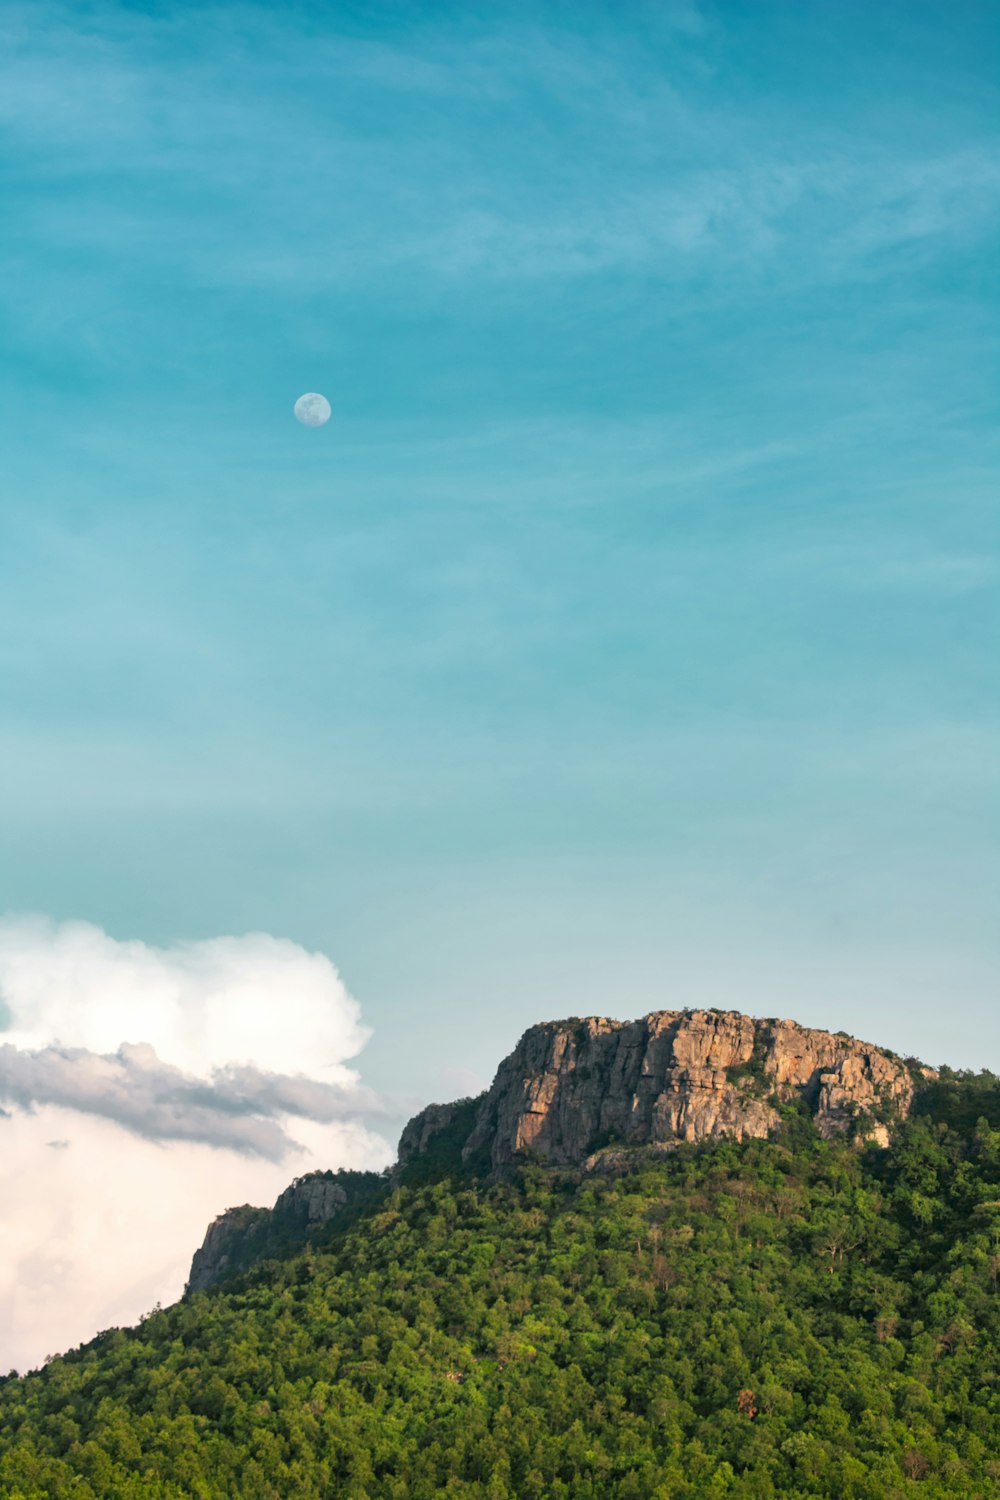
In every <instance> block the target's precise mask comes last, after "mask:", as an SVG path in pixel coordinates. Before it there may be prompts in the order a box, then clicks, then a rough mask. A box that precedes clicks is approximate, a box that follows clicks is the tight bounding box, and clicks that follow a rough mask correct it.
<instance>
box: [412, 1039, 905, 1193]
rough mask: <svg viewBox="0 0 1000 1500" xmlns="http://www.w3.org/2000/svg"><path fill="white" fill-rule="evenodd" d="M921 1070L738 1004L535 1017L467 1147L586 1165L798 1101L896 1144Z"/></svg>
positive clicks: (834, 1123) (728, 1130)
mask: <svg viewBox="0 0 1000 1500" xmlns="http://www.w3.org/2000/svg"><path fill="white" fill-rule="evenodd" d="M913 1087H914V1085H913V1079H912V1077H911V1073H910V1069H909V1068H908V1066H907V1065H906V1064H905V1063H903V1062H902V1061H901V1060H900V1059H898V1058H896V1057H895V1056H893V1054H891V1053H889V1052H886V1051H884V1050H882V1049H880V1048H878V1047H874V1046H870V1045H868V1044H867V1043H865V1042H859V1041H855V1040H854V1039H853V1038H852V1037H849V1036H846V1035H844V1034H840V1033H837V1034H834V1033H831V1032H828V1031H816V1030H811V1029H809V1028H807V1027H804V1026H798V1025H797V1024H796V1023H795V1022H794V1021H776V1020H756V1019H754V1018H753V1017H751V1016H746V1015H742V1014H741V1013H740V1012H738V1011H704V1010H687V1011H656V1012H654V1013H653V1014H651V1015H648V1016H644V1017H643V1018H642V1019H641V1020H638V1021H625V1022H623V1021H612V1020H608V1019H606V1018H605V1017H590V1018H589V1019H587V1020H573V1021H561V1022H549V1023H545V1024H543V1025H540V1026H533V1027H532V1028H531V1029H530V1030H529V1031H527V1032H526V1033H525V1035H524V1036H523V1037H522V1039H521V1041H520V1042H519V1043H518V1045H517V1047H516V1048H515V1049H514V1051H513V1052H512V1053H511V1054H510V1056H509V1057H507V1058H506V1059H505V1060H504V1062H502V1063H501V1065H500V1068H499V1070H498V1072H497V1075H496V1078H495V1080H494V1082H493V1086H492V1088H491V1089H490V1090H489V1091H488V1093H487V1094H486V1095H484V1096H483V1098H482V1101H481V1102H480V1103H479V1104H478V1108H477V1112H476V1116H475V1123H474V1125H473V1128H472V1130H471V1132H470V1134H469V1136H468V1138H467V1140H466V1141H465V1144H464V1147H463V1148H462V1157H463V1159H464V1160H465V1161H466V1163H471V1162H476V1163H480V1164H482V1165H487V1164H488V1167H489V1168H490V1169H492V1170H494V1171H502V1170H504V1169H505V1168H507V1167H510V1166H512V1165H513V1164H514V1163H516V1162H518V1161H522V1160H527V1159H534V1160H536V1161H540V1162H543V1163H548V1164H550V1165H553V1166H569V1165H576V1164H581V1163H584V1162H586V1161H587V1160H588V1159H589V1158H592V1157H593V1156H594V1154H595V1153H598V1152H600V1151H601V1149H602V1148H606V1147H608V1146H610V1145H611V1144H612V1143H615V1144H616V1145H617V1146H619V1147H620V1146H638V1145H654V1146H671V1145H675V1144H676V1143H678V1142H680V1141H702V1140H709V1139H711V1138H713V1137H716V1136H730V1137H733V1138H734V1139H736V1140H743V1139H744V1138H746V1137H751V1136H756V1137H766V1136H768V1135H770V1134H771V1133H772V1131H774V1130H775V1129H776V1128H777V1127H778V1126H779V1124H780V1123H781V1118H782V1106H783V1105H787V1104H791V1103H794V1102H795V1101H800V1107H802V1108H804V1109H806V1110H807V1111H808V1112H809V1113H810V1114H811V1115H812V1116H813V1118H814V1119H815V1122H816V1126H817V1129H818V1131H819V1133H820V1135H822V1136H825V1137H831V1136H834V1135H838V1134H843V1133H846V1132H851V1133H853V1134H854V1135H855V1136H856V1137H857V1138H859V1139H868V1140H874V1141H877V1142H879V1143H880V1144H883V1145H885V1144H887V1143H888V1140H889V1134H890V1130H891V1127H892V1124H893V1122H894V1121H896V1120H899V1119H901V1118H903V1117H904V1116H905V1115H906V1114H907V1113H908V1111H909V1108H910V1104H911V1101H912V1098H913ZM444 1108H445V1107H442V1106H432V1107H431V1109H429V1110H426V1111H424V1113H423V1115H420V1116H417V1118H416V1120H414V1121H411V1122H410V1125H409V1126H407V1128H406V1130H405V1131H404V1132H403V1139H402V1141H401V1142H400V1160H401V1162H402V1161H404V1159H405V1158H406V1156H407V1154H409V1155H416V1154H419V1153H420V1152H421V1151H428V1150H431V1149H433V1143H434V1140H435V1136H436V1134H437V1132H438V1131H439V1130H444V1129H445V1128H446V1127H447V1126H448V1125H450V1123H451V1122H450V1120H445V1115H444V1113H443V1109H444Z"/></svg>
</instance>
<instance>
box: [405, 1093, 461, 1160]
mask: <svg viewBox="0 0 1000 1500" xmlns="http://www.w3.org/2000/svg"><path fill="white" fill-rule="evenodd" d="M459 1108H460V1106H459V1105H457V1104H428V1105H427V1108H426V1109H422V1110H421V1111H420V1113H419V1114H418V1115H414V1116H413V1119H412V1120H408V1121H407V1123H406V1124H405V1125H404V1126H403V1134H402V1135H401V1136H400V1138H399V1151H398V1156H399V1161H400V1163H401V1164H405V1163H406V1162H408V1161H411V1160H412V1159H413V1157H415V1156H423V1155H424V1153H425V1152H426V1151H427V1150H428V1149H429V1148H430V1146H431V1143H432V1142H433V1141H434V1140H436V1139H437V1138H438V1137H440V1136H441V1135H442V1134H443V1132H444V1131H446V1130H448V1129H449V1128H450V1127H451V1125H452V1124H453V1122H454V1120H455V1116H456V1113H457V1111H458V1110H459Z"/></svg>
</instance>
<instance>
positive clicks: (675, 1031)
mask: <svg viewBox="0 0 1000 1500" xmlns="http://www.w3.org/2000/svg"><path fill="white" fill-rule="evenodd" d="M931 1077H933V1074H932V1072H931V1070H929V1069H922V1068H920V1066H919V1064H916V1063H915V1062H913V1061H911V1062H909V1063H904V1062H902V1061H901V1060H900V1059H899V1058H897V1057H895V1056H894V1055H893V1054H892V1053H891V1052H887V1051H886V1050H885V1049H883V1048H879V1047H873V1046H871V1045H869V1044H867V1043H864V1042H858V1041H855V1040H854V1038H852V1037H849V1036H847V1035H845V1034H844V1033H839V1034H833V1033H831V1032H828V1031H815V1030H810V1029H809V1028H807V1027H804V1026H798V1025H796V1024H795V1022H794V1021H777V1020H756V1019H754V1018H753V1017H751V1016H746V1015H743V1014H741V1013H740V1012H738V1011H717V1010H716V1011H704V1010H682V1011H656V1012H654V1013H652V1014H651V1015H648V1016H644V1017H642V1019H641V1020H638V1021H627V1022H622V1021H611V1020H608V1019H606V1018H605V1017H596V1016H592V1017H589V1018H587V1019H585V1020H577V1019H574V1020H569V1021H547V1022H543V1023H542V1024H540V1025H538V1026H533V1027H532V1028H531V1029H530V1030H529V1031H527V1032H526V1033H525V1035H524V1036H523V1037H522V1038H521V1041H520V1042H519V1043H518V1045H517V1047H516V1048H515V1049H514V1051H513V1052H512V1053H511V1054H510V1055H509V1056H508V1057H507V1058H505V1059H504V1061H503V1062H502V1063H501V1064H500V1067H499V1069H498V1071H497V1075H496V1078H495V1080H494V1082H493V1086H492V1088H491V1089H489V1091H488V1092H487V1093H486V1094H485V1095H484V1096H483V1097H482V1099H481V1100H468V1099H465V1100H460V1101H458V1102H457V1103H454V1104H431V1105H428V1107H427V1108H426V1109H425V1110H422V1111H421V1112H420V1114H418V1115H416V1116H415V1117H414V1119H412V1120H410V1122H409V1123H408V1124H407V1126H406V1127H405V1129H404V1130H403V1134H402V1136H401V1138H400V1142H399V1160H398V1164H397V1167H396V1171H395V1173H394V1180H395V1181H398V1182H402V1181H407V1182H414V1181H416V1180H418V1179H426V1178H428V1177H430V1176H433V1175H434V1174H435V1173H436V1172H440V1171H443V1170H445V1169H448V1168H454V1167H459V1168H462V1167H464V1168H473V1167H474V1168H475V1169H476V1170H477V1171H479V1172H480V1173H502V1172H504V1171H507V1170H510V1169H511V1168H513V1167H514V1166H516V1164H517V1163H519V1162H521V1163H523V1162H525V1161H529V1160H533V1161H537V1162H541V1163H544V1164H546V1165H549V1166H569V1165H576V1166H585V1167H587V1168H588V1169H591V1170H592V1169H595V1168H597V1167H599V1166H601V1165H602V1164H604V1165H606V1164H608V1163H609V1162H612V1161H614V1160H616V1159H617V1157H618V1156H620V1155H621V1153H622V1151H623V1150H624V1151H626V1152H627V1151H629V1150H632V1149H634V1148H635V1147H639V1146H649V1147H652V1148H653V1149H660V1150H670V1149H673V1148H674V1147H675V1146H676V1145H677V1144H678V1143H679V1142H681V1141H688V1142H697V1141H703V1140H707V1139H710V1138H713V1137H722V1136H732V1137H733V1138H734V1139H736V1140H744V1139H746V1138H747V1137H751V1136H752V1137H758V1138H764V1137H767V1136H769V1135H771V1134H773V1133H774V1132H775V1131H776V1130H778V1129H779V1128H780V1127H781V1125H782V1122H783V1120H787V1118H788V1117H789V1116H790V1115H792V1116H794V1115H796V1114H804V1115H806V1116H808V1117H811V1118H812V1119H813V1120H814V1121H815V1123H816V1127H817V1129H818V1131H819V1133H820V1135H821V1136H823V1137H826V1138H829V1137H832V1136H835V1135H838V1134H841V1135H848V1136H850V1137H851V1138H852V1139H855V1140H859V1141H865V1140H873V1141H875V1142H877V1143H878V1144H880V1145H883V1146H884V1145H888V1143H889V1137H890V1130H891V1127H892V1126H893V1124H894V1123H896V1122H898V1121H899V1120H901V1119H904V1118H905V1117H906V1115H907V1114H908V1112H909V1109H910V1107H911V1104H912V1102H913V1095H914V1085H915V1081H921V1080H924V1079H927V1078H931ZM379 1181H380V1179H379V1178H378V1177H377V1176H376V1175H375V1174H372V1173H350V1172H343V1173H337V1174H334V1173H331V1172H327V1173H313V1174H311V1175H310V1176H308V1177H304V1178H299V1179H297V1180H296V1182H295V1183H293V1184H292V1186H291V1187H290V1188H288V1189H287V1190H286V1192H285V1193H283V1194H282V1195H281V1197H280V1198H279V1199H278V1201H277V1203H276V1204H275V1206H274V1208H273V1209H271V1210H267V1209H263V1208H251V1207H250V1206H249V1205H248V1204H244V1205H243V1206H242V1207H240V1208H232V1209H229V1210H228V1211H227V1212H226V1213H225V1214H223V1215H221V1216H220V1217H219V1218H218V1219H216V1220H215V1221H214V1223H213V1224H211V1225H210V1226H209V1229H208V1232H207V1234H206V1236H205V1241H204V1244H203V1245H202V1246H201V1248H200V1249H199V1250H198V1251H196V1253H195V1256H194V1261H193V1263H192V1266H191V1274H190V1278H189V1281H188V1290H189V1291H204V1290H206V1289H207V1288H208V1287H210V1286H213V1285H215V1284H216V1283H217V1282H218V1281H220V1280H222V1279H224V1278H225V1277H227V1276H231V1275H233V1274H235V1273H236V1272H238V1271H242V1270H246V1269H247V1268H248V1267H249V1266H250V1265H252V1264H254V1262H256V1261H258V1260H261V1259H263V1258H265V1257H266V1256H269V1255H273V1254H275V1253H279V1252H280V1251H281V1250H283V1249H288V1248H289V1247H290V1246H291V1245H292V1244H294V1243H296V1242H303V1241H305V1240H306V1239H307V1238H308V1237H309V1236H310V1235H312V1234H313V1233H314V1231H315V1230H316V1229H317V1228H318V1227H319V1226H320V1225H323V1224H328V1223H331V1222H332V1221H334V1220H336V1219H338V1218H342V1217H343V1215H344V1214H345V1213H346V1212H348V1211H354V1210H356V1209H357V1207H358V1206H359V1204H361V1203H364V1202H366V1201H368V1199H369V1198H370V1197H371V1196H372V1195H373V1194H374V1193H375V1192H377V1191H378V1185H379Z"/></svg>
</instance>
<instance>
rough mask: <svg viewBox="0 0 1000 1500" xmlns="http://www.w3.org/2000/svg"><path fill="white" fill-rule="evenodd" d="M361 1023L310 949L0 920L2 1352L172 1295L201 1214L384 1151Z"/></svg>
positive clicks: (86, 1333)
mask: <svg viewBox="0 0 1000 1500" xmlns="http://www.w3.org/2000/svg"><path fill="white" fill-rule="evenodd" d="M367 1036H368V1032H367V1029H366V1028H365V1027H364V1026H363V1024H362V1022H361V1014H360V1008H359V1006H358V1004H357V1002H356V1001H355V1000H354V999H353V997H352V996H351V995H350V994H349V993H348V991H347V989H346V988H345V986H344V984H343V981H342V980H341V978H340V976H339V974H338V973H337V970H336V968H335V967H334V965H333V964H332V963H331V962H330V960H329V959H328V958H327V957H326V956H325V955H323V954H321V953H310V952H307V951H306V950H305V949H303V948H302V947H300V946H299V945H297V944H295V943H292V942H289V941H287V940H285V939H280V938H275V937H272V936H270V935H269V934H266V933H253V934H249V935H247V936H244V937H219V938H211V939H208V940H203V941H198V942H182V943H177V944H174V945H172V946H170V947H167V948H158V947H154V946H152V945H150V944H146V943H142V942H137V941H126V942H120V941H117V940H116V939H114V938H112V937H111V936H109V935H108V934H107V933H105V932H103V931H102V930H101V929H100V928H98V927H95V926H93V925H91V924H89V923H83V922H69V923H62V924H57V923H54V922H52V921H49V920H48V919H45V918H39V917H30V918H26V917H8V918H4V919H3V920H0V1144H2V1146H3V1148H4V1149H3V1150H2V1151H0V1190H2V1192H3V1195H4V1203H5V1214H4V1217H3V1220H2V1221H0V1367H2V1368H9V1367H10V1366H15V1367H17V1368H25V1367H27V1366H29V1365H32V1364H36V1363H38V1362H39V1361H40V1360H41V1359H42V1358H44V1356H45V1355H46V1354H47V1353H49V1352H53V1351H56V1350H59V1349H64V1348H67V1347H70V1346H72V1345H73V1344H75V1343H78V1342H80V1341H81V1340H82V1339H85V1338H88V1337H90V1336H91V1335H92V1334H94V1333H95V1332H97V1331H98V1330H99V1329H100V1328H102V1327H107V1326H110V1325H111V1324H112V1323H115V1322H122V1321H133V1320H134V1319H135V1318H137V1317H138V1316H139V1315H140V1314H141V1313H142V1312H144V1311H146V1310H147V1309H148V1307H149V1306H150V1305H151V1304H152V1302H153V1301H156V1300H160V1301H164V1302H166V1301H171V1300H173V1299H174V1298H175V1297H176V1296H177V1295H179V1293H180V1291H181V1288H182V1287H183V1284H184V1280H185V1277H186V1274H187V1270H188V1266H189V1263H190V1257H191V1254H192V1252H193V1250H194V1249H195V1248H196V1246H197V1245H198V1244H199V1243H200V1241H201V1237H202V1235H203V1233H204V1230H205V1227H206V1225H207V1224H208V1222H209V1221H210V1220H211V1219H212V1218H213V1217H214V1216H215V1215H216V1214H218V1213H220V1212H222V1211H223V1210H224V1209H225V1208H227V1207H229V1206H231V1205H232V1204H234V1203H238V1202H245V1201H250V1202H255V1203H264V1204H267V1203H271V1202H273V1200H274V1198H275V1197H276V1196H277V1194H278V1192H280V1191H281V1189H282V1188H283V1187H284V1186H286V1185H287V1182H288V1181H289V1179H290V1178H291V1177H292V1176H294V1175H297V1174H299V1173H301V1172H304V1171H309V1170H312V1169H313V1168H316V1167H323V1168H325V1167H337V1166H350V1167H381V1166H383V1165H385V1164H386V1162H387V1161H388V1160H389V1159H390V1157H391V1150H390V1148H389V1145H388V1143H387V1142H386V1141H385V1140H384V1139H382V1137H381V1136H379V1135H378V1134H377V1133H375V1131H374V1130H373V1129H372V1128H371V1124H370V1121H371V1120H372V1119H373V1118H376V1119H377V1118H378V1115H379V1111H380V1105H379V1101H378V1099H377V1098H376V1096H375V1095H374V1094H373V1093H372V1091H371V1090H370V1089H368V1088H366V1087H365V1086H364V1085H363V1084H362V1083H361V1080H360V1078H359V1076H358V1074H357V1072H356V1071H355V1070H354V1069H353V1068H351V1067H350V1066H348V1062H349V1060H350V1059H352V1058H353V1057H354V1056H355V1055H356V1054H357V1053H358V1051H359V1050H360V1049H361V1047H362V1046H363V1045H364V1042H365V1040H366V1038H367Z"/></svg>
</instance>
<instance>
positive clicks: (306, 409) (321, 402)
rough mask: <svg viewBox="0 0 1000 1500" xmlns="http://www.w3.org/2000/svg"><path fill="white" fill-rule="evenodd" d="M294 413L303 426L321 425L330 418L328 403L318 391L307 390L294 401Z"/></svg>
mask: <svg viewBox="0 0 1000 1500" xmlns="http://www.w3.org/2000/svg"><path fill="white" fill-rule="evenodd" d="M295 415H296V416H297V417H298V419H299V421H300V422H301V423H302V425H303V427H322V426H323V424H324V422H329V420H330V403H329V401H328V400H327V399H326V397H325V396H321V395H320V394H319V392H318V391H307V392H306V394H305V395H304V396H300V397H299V399H298V400H297V401H296V403H295Z"/></svg>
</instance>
